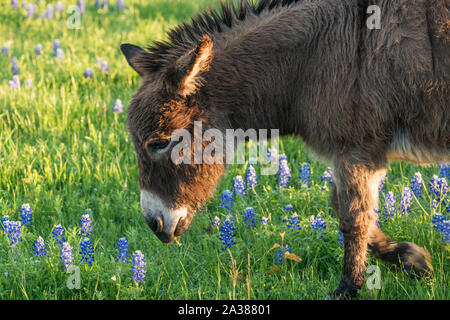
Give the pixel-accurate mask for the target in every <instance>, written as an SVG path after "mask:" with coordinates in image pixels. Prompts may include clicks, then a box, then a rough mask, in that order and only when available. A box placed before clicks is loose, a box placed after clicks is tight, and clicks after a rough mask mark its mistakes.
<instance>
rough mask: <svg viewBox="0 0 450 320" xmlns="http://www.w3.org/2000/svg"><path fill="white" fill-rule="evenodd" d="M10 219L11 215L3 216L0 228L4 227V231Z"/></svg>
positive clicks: (0, 220)
mask: <svg viewBox="0 0 450 320" xmlns="http://www.w3.org/2000/svg"><path fill="white" fill-rule="evenodd" d="M8 221H9V216H2V218H1V219H0V228H1V229H2V231H5V230H6V224H7V222H8Z"/></svg>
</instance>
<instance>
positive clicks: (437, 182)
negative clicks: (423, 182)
mask: <svg viewBox="0 0 450 320" xmlns="http://www.w3.org/2000/svg"><path fill="white" fill-rule="evenodd" d="M447 192H448V183H447V180H446V179H445V178H438V176H437V175H434V176H433V177H432V178H431V180H430V194H431V195H434V196H436V199H437V201H438V202H441V201H443V204H444V205H445V204H446V202H445V197H446V195H447Z"/></svg>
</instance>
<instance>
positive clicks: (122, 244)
mask: <svg viewBox="0 0 450 320" xmlns="http://www.w3.org/2000/svg"><path fill="white" fill-rule="evenodd" d="M116 246H117V252H118V254H119V255H118V256H117V259H119V261H122V262H125V263H130V259H129V257H130V254H129V253H128V248H130V245H129V244H128V241H127V239H126V238H125V237H122V238H120V239H119V241H118V242H117V243H116Z"/></svg>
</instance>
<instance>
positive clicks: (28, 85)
mask: <svg viewBox="0 0 450 320" xmlns="http://www.w3.org/2000/svg"><path fill="white" fill-rule="evenodd" d="M25 87H27V88H32V87H33V80H31V79H27V80H25Z"/></svg>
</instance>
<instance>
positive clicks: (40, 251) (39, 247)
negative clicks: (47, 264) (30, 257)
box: [33, 237, 48, 258]
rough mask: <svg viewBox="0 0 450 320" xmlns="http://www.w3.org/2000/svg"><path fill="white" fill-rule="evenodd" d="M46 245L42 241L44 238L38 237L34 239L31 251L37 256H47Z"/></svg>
mask: <svg viewBox="0 0 450 320" xmlns="http://www.w3.org/2000/svg"><path fill="white" fill-rule="evenodd" d="M46 249H47V245H46V244H45V242H44V239H42V237H38V238H37V239H36V241H35V242H34V247H33V252H34V255H35V256H38V257H39V258H43V257H44V256H48V254H47V251H46Z"/></svg>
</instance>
